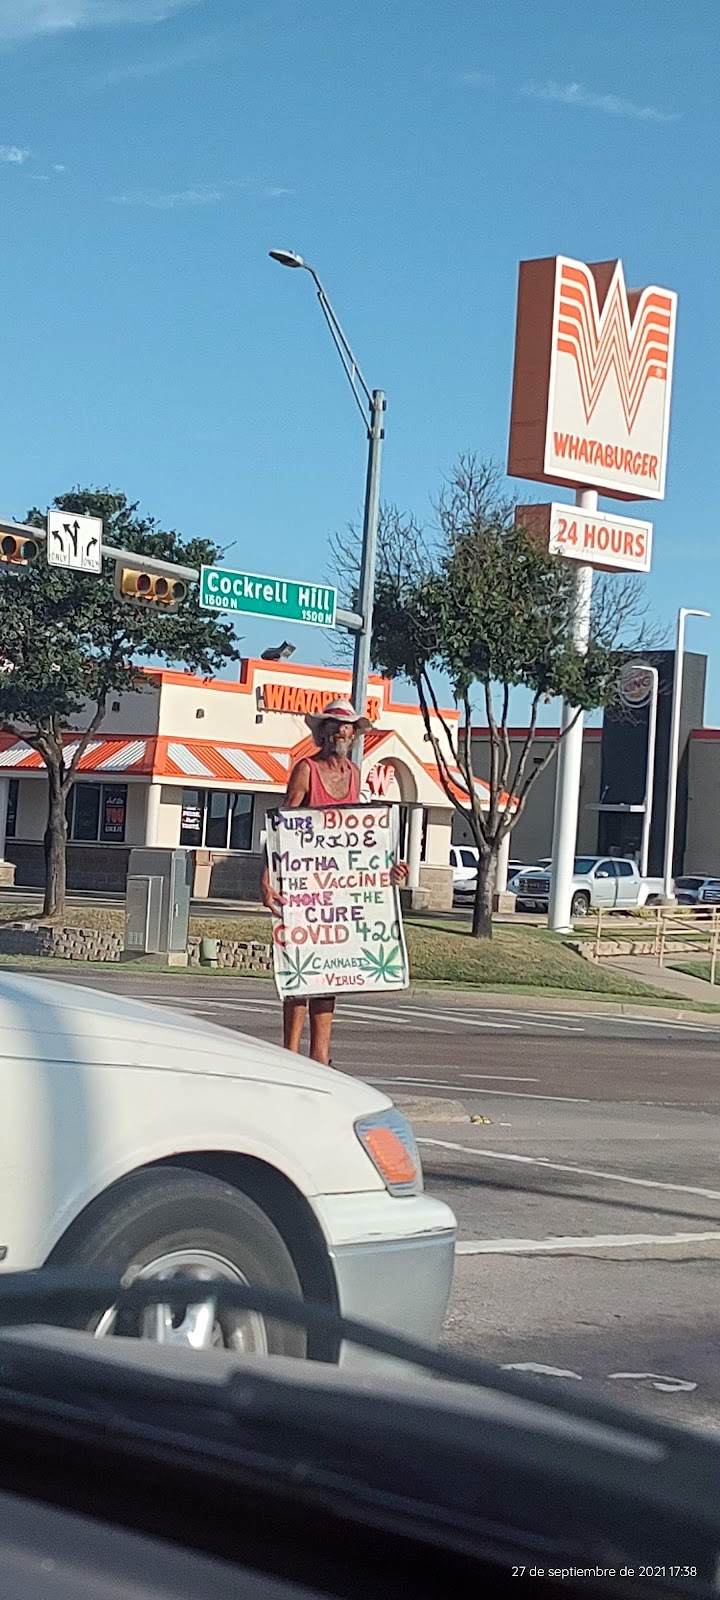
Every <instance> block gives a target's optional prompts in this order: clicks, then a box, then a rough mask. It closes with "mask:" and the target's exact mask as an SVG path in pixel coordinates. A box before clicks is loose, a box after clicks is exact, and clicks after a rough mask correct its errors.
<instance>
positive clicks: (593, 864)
mask: <svg viewBox="0 0 720 1600" xmlns="http://www.w3.org/2000/svg"><path fill="white" fill-rule="evenodd" d="M514 893H515V895H516V901H515V907H516V910H518V911H546V910H547V906H548V900H549V898H550V873H549V871H548V870H547V869H543V868H542V867H533V868H531V870H530V871H529V872H521V873H520V874H519V876H518V877H517V878H516V879H515V880H514ZM662 898H663V882H662V878H641V876H640V872H639V870H638V865H637V862H636V861H626V860H623V859H622V858H619V857H616V856H576V857H575V871H574V876H573V883H572V902H571V915H572V916H573V917H586V916H587V914H588V911H590V910H591V909H592V910H597V909H598V907H600V906H602V907H603V909H605V910H610V911H623V910H630V909H631V908H633V907H636V906H647V905H659V904H660V903H661V901H662Z"/></svg>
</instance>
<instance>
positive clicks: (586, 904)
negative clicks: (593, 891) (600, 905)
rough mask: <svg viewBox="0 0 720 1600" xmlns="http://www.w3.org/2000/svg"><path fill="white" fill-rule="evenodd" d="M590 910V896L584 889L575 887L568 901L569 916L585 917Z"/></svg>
mask: <svg viewBox="0 0 720 1600" xmlns="http://www.w3.org/2000/svg"><path fill="white" fill-rule="evenodd" d="M589 910H590V896H589V894H587V893H586V891H585V890H584V889H576V891H575V893H574V895H573V897H572V901H571V903H570V915H571V917H578V918H579V917H586V916H587V914H588V911H589Z"/></svg>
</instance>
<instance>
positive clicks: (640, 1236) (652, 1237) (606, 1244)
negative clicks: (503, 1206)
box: [455, 1230, 720, 1376]
mask: <svg viewBox="0 0 720 1600" xmlns="http://www.w3.org/2000/svg"><path fill="white" fill-rule="evenodd" d="M710 1242H713V1243H715V1244H717V1243H719V1242H720V1230H717V1231H715V1232H713V1233H596V1234H592V1235H590V1234H585V1235H582V1234H580V1235H578V1237H577V1238H572V1237H570V1236H569V1235H568V1236H565V1237H558V1238H556V1239H555V1238H549V1239H461V1240H459V1242H458V1243H457V1244H456V1246H455V1254H456V1255H457V1256H521V1255H522V1256H524V1255H538V1254H540V1253H541V1252H544V1253H546V1254H547V1253H552V1252H554V1251H556V1250H557V1251H560V1250H632V1249H635V1248H637V1246H638V1245H658V1244H709V1243H710ZM626 1376H629V1374H626Z"/></svg>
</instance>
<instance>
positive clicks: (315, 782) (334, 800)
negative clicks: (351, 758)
mask: <svg viewBox="0 0 720 1600" xmlns="http://www.w3.org/2000/svg"><path fill="white" fill-rule="evenodd" d="M308 766H309V768H310V789H309V793H308V798H307V804H308V805H309V806H318V807H321V808H322V809H323V810H324V811H329V810H332V808H333V806H355V805H357V803H358V800H359V799H360V774H359V772H358V770H357V767H356V766H355V765H354V764H352V765H351V767H350V782H349V784H348V791H347V794H344V795H343V796H342V798H341V799H338V796H337V795H336V794H330V792H329V790H327V789H326V788H325V785H324V783H323V781H322V776H321V774H320V771H319V769H318V764H317V761H315V760H313V757H312V756H311V757H310V760H309V762H308Z"/></svg>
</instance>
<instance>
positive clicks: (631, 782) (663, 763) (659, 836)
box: [453, 650, 720, 877]
mask: <svg viewBox="0 0 720 1600" xmlns="http://www.w3.org/2000/svg"><path fill="white" fill-rule="evenodd" d="M646 659H647V661H648V662H649V664H651V665H652V666H654V667H656V668H657V672H658V701H657V737H656V744H655V762H654V794H653V804H652V808H651V822H650V850H649V862H648V871H649V873H650V875H651V876H653V877H656V876H659V875H660V874H661V873H662V868H663V855H664V849H665V804H666V796H667V783H668V761H669V751H670V716H671V706H672V686H673V673H674V668H675V653H674V651H672V650H661V651H657V652H655V653H653V655H652V657H647V658H646ZM706 670H707V657H706V656H704V655H698V654H695V653H694V652H692V651H687V652H686V654H685V667H684V674H683V694H682V704H681V711H680V750H679V770H678V792H677V816H676V825H675V850H674V871H675V873H676V874H680V873H689V872H690V873H695V872H704V873H708V874H713V875H718V874H720V729H718V728H706V727H705V726H704V710H705V678H706ZM648 719H649V706H640V707H637V708H635V709H633V710H628V709H625V708H623V707H616V708H613V709H611V710H608V711H606V712H605V714H604V717H603V723H602V727H599V728H586V730H585V737H584V741H583V761H582V772H581V780H580V785H581V786H580V812H579V817H578V834H577V849H578V851H579V852H580V853H587V854H595V853H598V854H602V855H624V856H635V857H637V856H639V854H640V841H641V836H642V827H643V819H644V813H645V782H646V769H647V757H648ZM524 733H525V730H524V729H522V728H514V729H512V730H511V743H512V748H513V759H514V760H516V759H517V755H518V753H519V751H520V749H521V748H522V743H523V738H524ZM556 733H557V730H553V729H548V730H546V737H545V739H543V737H542V730H541V734H540V737H539V738H538V740H537V742H536V748H535V751H534V757H535V759H536V760H541V759H542V756H543V755H544V754H545V752H546V751H547V749H548V738H552V737H556ZM473 757H474V765H475V771H476V773H477V774H478V777H481V778H487V776H488V769H489V750H488V735H487V729H485V728H481V727H476V728H473ZM555 770H556V763H555V762H554V761H553V762H551V764H550V766H549V767H548V768H547V769H546V771H545V772H543V773H542V774H541V775H540V777H539V778H538V780H537V783H536V785H535V786H534V788H533V791H532V794H531V796H530V799H529V801H528V804H527V807H526V810H525V812H524V815H523V816H522V817H521V818H520V821H519V822H518V823H517V825H516V827H515V829H514V830H513V834H512V839H511V844H510V855H511V858H512V859H513V860H516V861H522V862H531V861H535V860H537V859H538V858H539V857H543V856H548V855H549V854H550V850H551V846H552V826H553V808H554V800H555ZM466 833H467V830H465V828H464V826H463V825H462V824H461V822H460V820H459V819H458V818H456V820H455V827H454V833H453V837H454V839H455V842H456V843H464V842H466ZM467 842H470V841H469V834H468V836H467Z"/></svg>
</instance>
